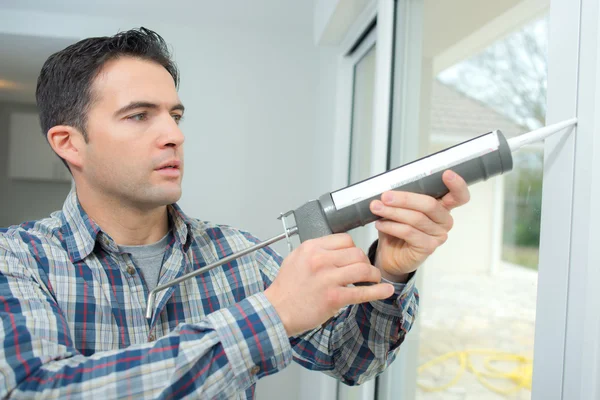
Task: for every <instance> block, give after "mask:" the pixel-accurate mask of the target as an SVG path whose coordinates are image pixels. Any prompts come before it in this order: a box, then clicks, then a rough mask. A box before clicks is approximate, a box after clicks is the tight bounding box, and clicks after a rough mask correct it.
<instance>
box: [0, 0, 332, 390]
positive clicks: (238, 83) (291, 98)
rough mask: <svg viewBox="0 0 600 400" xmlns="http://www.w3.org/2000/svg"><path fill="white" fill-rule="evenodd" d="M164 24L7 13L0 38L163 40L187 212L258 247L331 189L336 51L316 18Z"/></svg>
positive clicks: (287, 375) (265, 386) (286, 383)
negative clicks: (181, 108) (317, 41)
mask: <svg viewBox="0 0 600 400" xmlns="http://www.w3.org/2000/svg"><path fill="white" fill-rule="evenodd" d="M206 7H208V8H210V7H211V3H209V2H203V3H202V8H200V6H198V13H199V14H200V13H202V14H210V10H206ZM0 9H1V5H0ZM161 17H162V16H161ZM165 18H167V17H165ZM302 18H304V17H302ZM156 19H158V18H156ZM205 19H206V18H205ZM161 21H163V22H157V23H152V22H151V20H148V19H145V20H139V19H137V20H134V19H129V20H122V19H117V18H100V17H89V16H78V15H72V14H59V13H55V14H50V13H48V12H33V11H27V12H23V11H14V10H4V11H2V12H0V33H13V34H25V35H37V36H40V35H41V36H52V37H63V38H83V37H87V36H92V35H110V34H114V33H116V32H117V31H118V30H125V29H128V28H132V27H135V26H140V25H144V26H146V27H148V28H151V29H154V30H156V31H157V32H159V33H160V34H161V35H162V36H163V37H164V38H165V40H166V41H167V42H169V43H171V44H172V46H173V48H174V50H175V58H176V61H177V63H178V66H179V68H180V70H181V76H182V78H181V89H180V96H181V98H182V101H183V103H184V104H185V106H186V118H185V122H184V123H183V125H182V126H183V130H184V133H185V134H186V145H185V146H186V176H185V178H184V183H183V189H184V194H183V198H182V200H181V202H180V203H181V205H182V206H183V209H184V210H185V211H186V212H187V213H188V214H189V215H191V216H194V217H197V218H200V219H205V220H212V221H214V222H218V223H226V224H230V225H233V226H236V227H240V228H243V229H247V230H249V231H251V232H252V233H254V234H256V235H257V236H259V237H261V238H267V237H270V236H273V235H276V234H279V233H281V231H282V228H281V225H280V222H279V221H278V220H277V219H276V218H277V216H278V215H279V213H280V212H284V211H287V210H289V209H292V208H295V207H298V206H300V205H301V204H303V203H304V202H305V201H307V200H309V199H312V198H315V197H317V196H319V195H321V194H322V193H323V192H325V191H330V190H332V189H333V188H331V187H330V180H331V172H330V171H331V160H330V157H329V155H330V154H331V146H332V134H333V107H334V97H335V81H336V78H335V72H336V69H335V67H336V58H335V55H334V54H333V51H332V50H328V49H318V48H316V46H315V45H314V44H313V31H312V14H309V15H307V17H306V18H305V21H294V24H293V29H290V30H289V31H288V30H286V29H285V28H276V27H273V26H270V27H269V26H263V25H260V26H255V27H249V26H247V25H237V24H230V23H223V24H221V23H220V21H218V20H216V21H212V22H211V21H208V22H203V23H198V24H196V25H193V26H181V25H170V24H168V23H165V22H164V21H165V19H162V20H161ZM277 25H279V26H283V27H285V26H286V24H285V23H283V24H277ZM277 249H279V250H283V249H285V247H284V246H277ZM284 254H286V253H284ZM299 371H300V367H298V366H296V365H293V366H292V367H291V368H290V369H288V370H286V371H285V372H284V373H283V374H281V375H279V376H278V375H275V376H273V377H268V378H267V379H265V380H264V381H262V382H260V383H259V385H258V391H257V393H258V398H259V399H279V398H284V397H285V398H286V399H294V398H298V397H297V396H296V394H297V393H299V391H300V383H299Z"/></svg>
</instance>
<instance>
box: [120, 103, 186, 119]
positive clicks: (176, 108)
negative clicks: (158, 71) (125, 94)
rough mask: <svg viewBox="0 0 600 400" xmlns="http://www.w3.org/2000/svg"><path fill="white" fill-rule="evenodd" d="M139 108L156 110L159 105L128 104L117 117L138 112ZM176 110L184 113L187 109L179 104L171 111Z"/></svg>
mask: <svg viewBox="0 0 600 400" xmlns="http://www.w3.org/2000/svg"><path fill="white" fill-rule="evenodd" d="M138 108H152V109H156V108H158V104H155V103H150V102H147V101H133V102H131V103H129V104H127V105H126V106H124V107H121V108H119V109H118V110H117V111H116V112H115V115H116V116H118V115H121V114H125V113H126V112H129V111H133V110H136V109H138ZM176 110H179V111H182V112H183V111H185V107H184V106H183V104H181V103H178V104H176V105H174V106H173V107H171V111H176Z"/></svg>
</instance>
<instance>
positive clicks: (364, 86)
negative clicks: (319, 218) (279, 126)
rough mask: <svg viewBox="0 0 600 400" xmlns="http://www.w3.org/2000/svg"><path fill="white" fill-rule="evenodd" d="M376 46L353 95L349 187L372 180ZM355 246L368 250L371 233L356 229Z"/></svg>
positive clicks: (363, 62)
mask: <svg viewBox="0 0 600 400" xmlns="http://www.w3.org/2000/svg"><path fill="white" fill-rule="evenodd" d="M376 46H377V45H373V46H372V47H371V48H370V49H369V50H368V51H367V52H366V53H365V55H364V56H363V57H362V58H361V59H360V60H359V61H358V62H357V63H356V66H355V68H354V90H353V93H352V129H351V135H350V169H349V171H348V184H353V183H356V182H359V181H361V180H363V179H366V178H369V177H370V176H371V175H372V174H371V153H372V141H373V94H374V91H375V54H376V50H375V49H376ZM349 233H350V235H351V236H352V238H353V239H354V242H355V243H356V245H357V246H358V247H360V248H362V249H363V250H365V251H366V250H367V249H368V247H369V244H370V243H369V242H370V240H369V231H368V230H367V229H364V228H357V229H354V230H352V231H350V232H349Z"/></svg>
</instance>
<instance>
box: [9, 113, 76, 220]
mask: <svg viewBox="0 0 600 400" xmlns="http://www.w3.org/2000/svg"><path fill="white" fill-rule="evenodd" d="M13 111H15V112H18V111H27V112H35V111H36V107H35V106H33V105H24V104H11V103H0V227H7V226H9V225H13V224H20V223H22V222H25V221H30V220H33V219H39V218H44V217H47V216H48V215H49V214H50V213H51V212H52V211H55V210H59V209H61V208H62V204H63V202H64V200H65V197H66V196H67V194H68V193H69V190H70V189H71V184H70V183H62V182H43V181H26V180H13V179H9V177H8V148H9V146H8V143H9V114H10V113H11V112H13ZM39 136H40V140H44V138H43V136H42V134H41V130H40V135H39Z"/></svg>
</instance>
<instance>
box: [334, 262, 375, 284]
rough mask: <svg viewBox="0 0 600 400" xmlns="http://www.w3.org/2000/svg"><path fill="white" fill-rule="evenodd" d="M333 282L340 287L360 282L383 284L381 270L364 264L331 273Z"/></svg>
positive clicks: (356, 264)
mask: <svg viewBox="0 0 600 400" xmlns="http://www.w3.org/2000/svg"><path fill="white" fill-rule="evenodd" d="M331 275H332V280H334V281H335V282H337V283H338V284H339V285H342V286H346V285H350V284H354V283H360V282H374V283H379V282H381V271H379V268H376V267H374V266H372V265H371V264H367V263H364V262H360V263H355V264H351V265H347V266H345V267H342V268H337V269H336V270H335V271H331Z"/></svg>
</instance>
